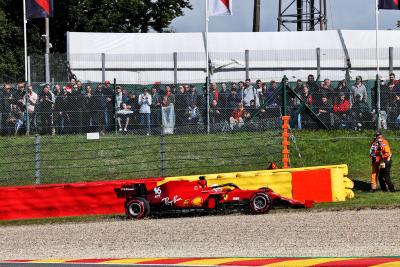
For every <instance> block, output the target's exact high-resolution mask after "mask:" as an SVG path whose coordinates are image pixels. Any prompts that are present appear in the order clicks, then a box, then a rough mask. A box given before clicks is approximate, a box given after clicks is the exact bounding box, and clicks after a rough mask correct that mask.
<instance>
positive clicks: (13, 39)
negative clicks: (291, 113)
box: [0, 0, 192, 82]
mask: <svg viewBox="0 0 400 267" xmlns="http://www.w3.org/2000/svg"><path fill="white" fill-rule="evenodd" d="M22 3H23V2H22V1H15V0H4V1H1V3H0V25H1V27H0V53H1V55H2V57H0V82H1V81H13V82H15V81H16V80H23V73H24V68H23V67H24V62H23V58H24V56H23V45H24V43H23V13H22V12H23V7H22ZM54 5H55V6H54V17H53V18H51V19H50V38H51V43H52V45H53V50H52V51H51V52H55V53H57V52H60V53H63V52H65V50H66V37H65V33H66V32H68V31H75V32H76V31H78V32H149V31H150V30H151V29H153V30H154V31H156V32H163V31H169V30H168V29H167V28H168V26H169V25H170V23H171V21H172V20H173V19H174V18H176V17H179V16H182V15H183V9H184V8H192V7H191V5H190V1H189V0H62V1H60V0H56V1H54ZM44 26H45V25H44V20H43V19H31V20H29V22H28V25H27V30H28V54H30V55H33V54H43V53H44V49H45V47H44V46H45V44H44V40H43V38H42V37H41V35H42V34H44V32H45V29H44Z"/></svg>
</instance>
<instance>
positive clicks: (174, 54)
mask: <svg viewBox="0 0 400 267" xmlns="http://www.w3.org/2000/svg"><path fill="white" fill-rule="evenodd" d="M173 58H174V84H175V86H176V85H177V84H178V53H177V52H174V53H173Z"/></svg>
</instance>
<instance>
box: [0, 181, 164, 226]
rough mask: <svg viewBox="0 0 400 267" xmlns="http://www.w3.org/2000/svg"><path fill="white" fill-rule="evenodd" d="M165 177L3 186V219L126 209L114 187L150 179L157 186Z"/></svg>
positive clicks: (0, 212) (0, 196)
mask: <svg viewBox="0 0 400 267" xmlns="http://www.w3.org/2000/svg"><path fill="white" fill-rule="evenodd" d="M162 180H163V178H154V179H141V180H138V179H136V180H118V181H104V182H88V183H71V184H50V185H40V186H18V187H1V188H0V199H1V201H0V220H19V219H34V218H49V217H65V216H80V215H101V214H117V213H124V208H123V202H124V199H119V198H117V197H116V195H115V193H114V188H117V187H121V185H123V184H126V183H146V184H147V187H148V188H153V187H155V186H156V185H157V182H158V181H162Z"/></svg>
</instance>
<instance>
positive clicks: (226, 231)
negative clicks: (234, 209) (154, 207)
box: [0, 209, 400, 260]
mask: <svg viewBox="0 0 400 267" xmlns="http://www.w3.org/2000/svg"><path fill="white" fill-rule="evenodd" d="M0 236H1V238H0V260H6V259H43V258H46V259H47V258H141V257H268V256H273V257H292V256H293V257H307V256H314V257H317V256H318V257H322V256H324V257H334V256H342V257H367V256H400V210H399V209H388V210H369V209H367V210H360V211H355V210H353V211H329V212H328V211H323V212H321V211H319V212H315V211H312V210H311V211H306V212H304V211H303V212H285V211H279V212H275V211H272V212H271V213H270V214H266V215H257V216H253V215H243V214H233V215H232V214H230V215H218V216H196V217H176V218H161V219H159V218H158V219H155V218H149V219H144V220H137V221H129V220H124V219H120V218H118V217H116V219H106V220H99V221H95V222H82V223H60V224H54V223H53V224H43V225H23V226H3V227H0Z"/></svg>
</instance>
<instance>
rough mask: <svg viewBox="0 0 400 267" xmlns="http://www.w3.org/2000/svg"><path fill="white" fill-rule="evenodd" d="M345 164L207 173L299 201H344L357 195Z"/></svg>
mask: <svg viewBox="0 0 400 267" xmlns="http://www.w3.org/2000/svg"><path fill="white" fill-rule="evenodd" d="M347 175H348V168H347V165H346V164H343V165H331V166H317V167H304V168H291V169H277V170H260V171H249V172H234V173H220V174H205V175H204V176H205V177H206V179H207V181H208V184H209V185H212V184H222V183H235V184H236V185H238V186H239V187H240V188H242V189H258V188H260V187H269V188H271V189H272V190H274V191H275V192H277V193H279V194H281V195H283V196H285V197H289V198H294V199H297V200H313V201H315V202H335V201H345V200H346V199H351V198H354V192H353V191H352V190H351V189H352V188H353V186H354V184H353V182H352V181H351V180H350V179H349V178H347V177H346V176H347ZM199 176H200V175H191V176H177V177H168V178H166V181H169V180H179V179H182V180H195V179H198V177H199ZM161 183H164V181H161V182H159V184H161Z"/></svg>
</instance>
